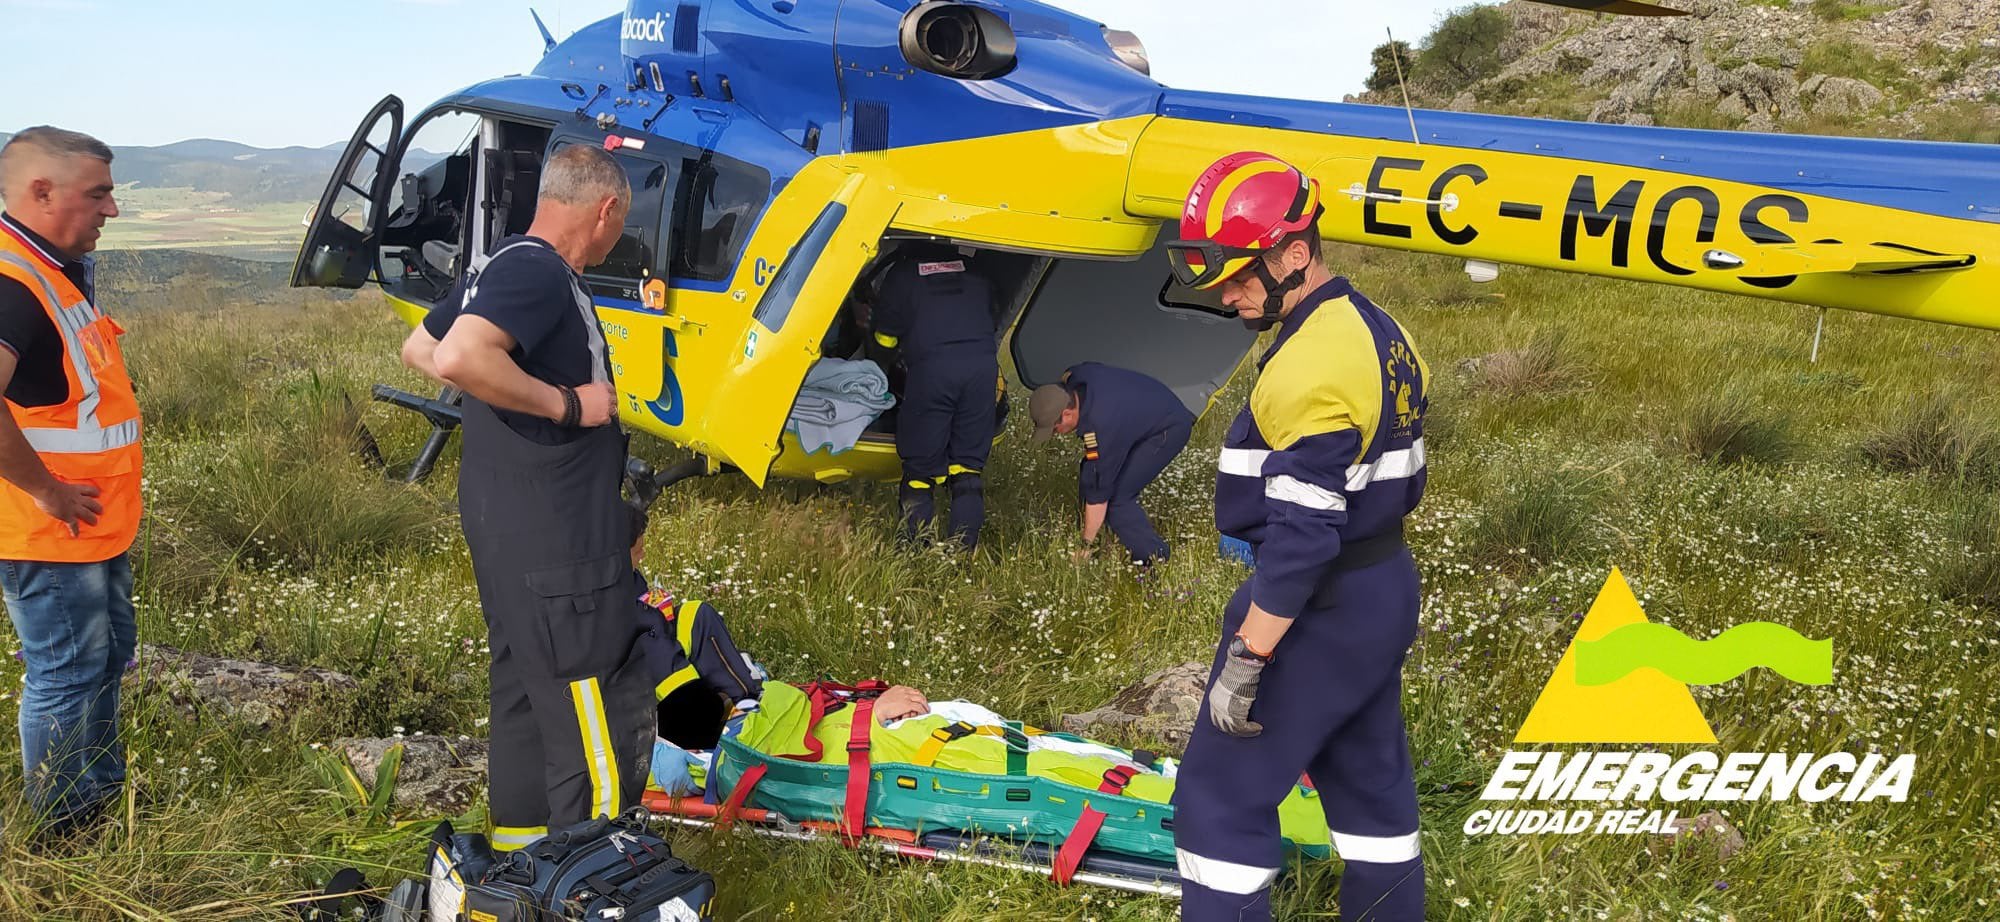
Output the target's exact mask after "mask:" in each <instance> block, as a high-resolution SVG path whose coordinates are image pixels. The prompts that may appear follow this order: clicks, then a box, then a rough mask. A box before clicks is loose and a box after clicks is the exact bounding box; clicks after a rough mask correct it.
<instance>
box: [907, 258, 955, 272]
mask: <svg viewBox="0 0 2000 922" xmlns="http://www.w3.org/2000/svg"><path fill="white" fill-rule="evenodd" d="M964 271H965V260H963V259H952V260H945V261H942V262H934V263H917V274H918V275H937V274H939V273H944V272H964Z"/></svg>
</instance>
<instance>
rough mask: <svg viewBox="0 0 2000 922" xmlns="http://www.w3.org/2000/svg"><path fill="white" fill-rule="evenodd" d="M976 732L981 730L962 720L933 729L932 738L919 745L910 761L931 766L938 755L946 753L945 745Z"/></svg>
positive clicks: (918, 764) (920, 765) (921, 765)
mask: <svg viewBox="0 0 2000 922" xmlns="http://www.w3.org/2000/svg"><path fill="white" fill-rule="evenodd" d="M976 732H979V731H978V729H977V728H975V727H973V726H972V725H971V724H969V723H966V722H965V721H962V720H961V721H958V722H957V723H953V724H947V725H945V726H942V727H939V728H937V729H935V730H932V731H931V735H930V738H929V739H926V740H924V743H923V745H921V746H918V747H917V753H916V755H914V756H911V757H910V761H911V762H912V763H913V764H915V765H917V766H919V767H922V768H929V767H931V765H932V764H934V763H936V762H937V757H938V756H939V755H942V754H943V753H944V747H945V746H947V745H949V744H950V743H952V742H954V741H957V740H961V739H964V738H966V737H968V736H971V735H972V734H974V733H976Z"/></svg>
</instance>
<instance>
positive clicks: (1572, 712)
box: [1514, 567, 1715, 745]
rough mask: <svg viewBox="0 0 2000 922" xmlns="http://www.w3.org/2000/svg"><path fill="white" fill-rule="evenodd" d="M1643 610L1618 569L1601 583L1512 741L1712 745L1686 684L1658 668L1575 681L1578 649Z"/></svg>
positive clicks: (1637, 619)
mask: <svg viewBox="0 0 2000 922" xmlns="http://www.w3.org/2000/svg"><path fill="white" fill-rule="evenodd" d="M1645 621H1646V613H1645V611H1644V610H1642V609H1640V608H1639V599H1638V597H1637V596H1634V595H1633V594H1632V587H1631V586H1628V585H1626V583H1625V575H1624V574H1623V573H1620V572H1619V571H1618V570H1617V568H1615V567H1614V568H1613V569H1612V570H1611V576H1610V577H1609V578H1607V579H1606V580H1605V581H1604V588H1603V589H1601V590H1599V591H1598V593H1597V601H1595V602H1592V603H1591V605H1590V613H1589V614H1587V615H1585V616H1584V618H1583V624H1582V625H1581V626H1580V627H1578V628H1577V631H1576V636H1575V637H1573V638H1571V639H1570V645H1569V649H1567V650H1564V651H1563V655H1562V661H1561V662H1558V663H1556V671H1555V674H1553V675H1551V676H1549V682H1548V684H1547V685H1544V686H1542V694H1541V697H1539V698H1536V699H1535V706H1534V707H1533V708H1532V709H1530V710H1529V711H1528V719H1527V720H1525V721H1523V722H1522V723H1521V732H1519V733H1517V734H1515V735H1514V742H1516V743H1702V744H1710V745H1713V744H1714V743H1715V731H1714V730H1713V729H1711V728H1710V727H1709V725H1708V720H1707V719H1706V718H1704V717H1702V716H1701V708H1700V707H1698V706H1697V705H1696V704H1695V703H1694V695H1693V694H1691V693H1689V692H1688V687H1687V684H1686V683H1684V682H1677V681H1674V680H1673V679H1672V678H1669V677H1668V676H1667V675H1666V674H1665V673H1662V672H1660V671H1659V670H1657V669H1651V668H1647V669H1638V670H1635V671H1633V672H1632V673H1631V674H1629V675H1627V676H1625V677H1624V678H1622V679H1619V680H1617V681H1615V682H1609V683H1606V684H1603V685H1591V686H1584V685H1578V684H1577V682H1576V645H1577V644H1578V643H1582V642H1587V641H1593V640H1599V639H1602V638H1603V637H1604V635H1606V634H1609V633H1611V632H1612V631H1615V630H1617V629H1619V628H1621V627H1624V626H1626V625H1628V624H1642V623H1644V622H1645Z"/></svg>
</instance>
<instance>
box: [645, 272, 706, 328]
mask: <svg viewBox="0 0 2000 922" xmlns="http://www.w3.org/2000/svg"><path fill="white" fill-rule="evenodd" d="M639 299H640V302H641V303H643V304H645V305H646V309H647V310H654V311H659V312H660V326H662V327H664V328H666V329H668V330H672V331H674V332H676V333H678V332H680V331H682V330H685V329H687V328H688V327H690V326H695V327H699V326H701V324H699V323H695V322H694V321H692V320H689V319H687V318H686V317H683V316H681V315H679V314H676V313H674V312H673V309H672V308H670V307H668V306H667V283H666V282H664V281H662V280H660V279H648V280H647V281H646V284H644V285H642V286H640V288H639Z"/></svg>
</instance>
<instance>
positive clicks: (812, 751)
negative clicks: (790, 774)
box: [778, 679, 889, 762]
mask: <svg viewBox="0 0 2000 922" xmlns="http://www.w3.org/2000/svg"><path fill="white" fill-rule="evenodd" d="M799 690H800V691H803V692H805V694H806V700H807V701H809V702H811V703H812V713H811V715H810V718H809V719H808V720H807V722H806V738H805V739H804V740H802V741H801V742H802V743H803V744H804V745H805V748H806V751H805V752H802V753H795V754H792V755H781V756H779V757H778V758H781V759H795V760H797V761H801V762H821V761H825V759H826V746H825V745H823V744H821V743H820V741H819V738H818V737H816V736H814V735H813V728H815V727H817V726H819V722H820V719H821V718H823V717H825V716H826V712H828V711H830V710H833V705H834V703H835V702H845V701H848V700H850V699H858V698H869V699H872V698H874V697H875V696H876V695H879V694H881V693H883V692H885V691H888V690H889V683H887V682H884V681H882V680H881V679H868V680H866V681H864V682H862V683H860V684H858V685H842V684H840V683H839V682H828V681H824V680H818V681H813V682H810V683H807V684H806V685H804V686H802V687H801V688H800V689H799Z"/></svg>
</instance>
